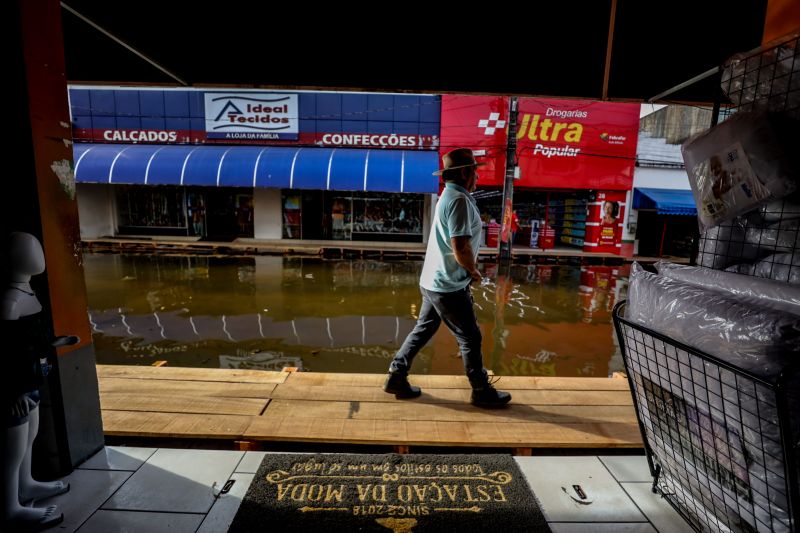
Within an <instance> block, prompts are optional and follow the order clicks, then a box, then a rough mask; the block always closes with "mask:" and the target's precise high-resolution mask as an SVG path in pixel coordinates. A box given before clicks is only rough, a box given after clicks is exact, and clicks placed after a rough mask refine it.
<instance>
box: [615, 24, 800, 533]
mask: <svg viewBox="0 0 800 533" xmlns="http://www.w3.org/2000/svg"><path fill="white" fill-rule="evenodd" d="M721 73H722V74H721V78H720V79H721V94H720V101H719V102H718V105H715V117H714V123H716V122H717V121H718V120H725V119H726V118H728V117H729V116H731V115H732V114H734V113H737V112H740V111H770V112H776V113H781V114H784V115H785V116H787V117H789V118H793V119H800V35H795V36H792V37H790V38H787V39H785V40H784V41H782V42H779V43H777V44H773V45H770V46H767V47H764V48H762V49H759V50H756V51H754V52H751V53H748V54H743V55H741V56H738V57H734V58H733V59H732V60H730V61H729V62H728V63H727V64H726V65H723V67H722V69H721ZM723 98H724V99H725V100H724V101H723ZM799 234H800V192H795V193H793V194H792V195H790V196H787V197H785V198H783V199H780V200H777V201H775V202H772V203H770V204H768V205H766V206H763V207H762V208H760V209H757V210H755V211H753V212H750V213H747V214H745V215H743V216H740V217H737V218H736V219H734V220H732V221H729V222H726V223H723V224H722V225H720V226H718V227H715V228H712V229H711V230H709V231H706V232H704V233H702V234H701V237H700V240H699V250H698V253H697V258H696V263H697V264H699V265H701V266H705V267H710V268H714V269H720V270H721V269H725V270H729V271H734V272H738V273H741V274H746V275H750V276H757V277H764V278H770V279H773V280H778V281H782V282H786V283H800V239H799V238H798V235H799ZM624 310H625V302H621V303H619V304H617V306H616V307H615V308H614V324H615V328H616V333H617V337H618V340H619V343H620V346H621V348H622V350H621V351H622V354H623V359H624V362H625V368H626V370H627V373H628V379H629V383H630V387H631V392H632V394H633V400H634V406H635V408H636V412H637V418H638V420H639V424H640V428H641V431H642V437H643V440H644V445H645V451H646V453H647V459H648V464H649V466H650V470H651V474H652V475H653V477H654V481H653V491H654V492H659V493H661V494H662V495H663V496H664V497H665V498H666V499H667V500H668V501H669V502H670V503H671V504H672V505H673V507H674V508H675V509H676V510H677V511H678V512H679V513H680V514H681V515H682V516H683V517H684V518H685V519H686V520H687V522H688V523H689V524H690V525H691V526H692V527H693V528H694V529H696V530H698V531H714V532H728V531H736V532H747V533H749V532H759V533H760V532H764V531H780V532H784V531H789V532H793V531H798V530H800V528H799V527H798V525H797V521H796V518H795V516H796V515H797V513H798V510H800V486H799V484H798V483H799V482H800V473H799V472H798V467H799V466H800V465H798V448H800V361H798V363H797V364H795V363H794V362H793V361H791V358H785V357H784V358H783V359H781V361H782V363H781V364H776V365H774V366H773V367H771V368H770V369H769V370H766V369H764V370H763V371H751V370H746V369H743V368H739V367H737V366H734V365H732V364H729V363H727V362H725V361H724V360H722V359H720V358H718V357H715V356H712V355H710V354H707V353H704V352H703V351H700V350H697V349H695V348H693V347H691V346H687V345H685V344H682V343H681V342H678V341H676V340H675V339H672V338H670V337H668V336H665V335H662V334H660V333H658V332H656V331H653V330H651V329H648V328H646V327H644V326H642V325H640V324H636V323H632V322H630V321H628V320H626V319H625V316H624ZM786 355H787V354H785V353H781V354H779V356H786ZM779 359H780V358H779Z"/></svg>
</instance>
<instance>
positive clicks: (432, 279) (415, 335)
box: [383, 148, 511, 407]
mask: <svg viewBox="0 0 800 533" xmlns="http://www.w3.org/2000/svg"><path fill="white" fill-rule="evenodd" d="M442 162H443V163H444V170H441V171H439V172H434V175H435V176H438V175H442V178H443V179H444V181H445V189H444V191H443V192H442V196H441V198H440V199H439V204H438V205H437V206H436V215H435V216H434V218H433V227H432V228H431V234H430V237H429V239H428V249H427V252H426V253H425V263H424V265H423V267H422V275H421V276H420V280H419V285H420V292H421V293H422V306H421V307H420V311H419V319H418V320H417V324H416V326H415V327H414V329H413V330H412V331H411V333H409V334H408V337H406V340H405V341H404V342H403V345H402V346H401V347H400V350H399V351H398V352H397V354H395V356H394V359H393V360H392V364H391V366H390V367H389V376H388V377H387V378H386V383H385V384H384V386H383V390H384V391H386V392H388V393H390V394H394V395H395V397H396V398H399V399H400V398H416V397H417V396H419V395H420V394H422V392H421V391H420V389H419V387H414V386H412V385H411V384H410V383H409V382H408V371H409V370H410V368H411V363H412V362H413V361H414V357H415V356H416V355H417V353H419V351H420V350H421V349H422V348H423V347H424V346H425V344H427V343H428V341H429V340H431V338H432V337H433V334H434V333H436V330H438V329H439V326H440V325H441V323H442V321H444V323H445V325H446V326H447V327H448V328H449V329H450V331H451V332H452V333H453V335H454V336H455V338H456V340H457V341H458V345H459V347H460V348H461V358H462V359H463V361H464V369H465V371H466V374H467V378H468V379H469V382H470V385H471V386H472V396H471V403H472V404H473V405H477V406H480V407H499V406H502V405H505V404H507V403H508V402H509V401H510V400H511V395H510V394H509V393H507V392H503V391H498V390H497V389H495V388H494V387H493V386H492V384H491V383H490V382H489V376H488V373H487V372H486V369H485V368H483V356H482V355H481V340H482V337H481V330H480V328H479V327H478V321H477V319H476V317H475V310H474V309H473V300H472V293H471V292H470V284H471V283H472V282H473V281H477V282H480V281H481V278H482V277H481V273H480V271H478V268H477V267H476V262H477V259H478V249H479V247H480V238H481V225H482V224H481V218H480V212H479V211H478V208H477V206H476V205H475V200H474V199H473V198H472V195H470V193H471V192H472V191H474V190H475V185H476V183H477V180H478V173H477V171H476V168H477V167H478V166H480V165H481V163H477V162H476V161H475V157H474V156H473V154H472V150H470V149H468V148H457V149H455V150H452V151H450V152H448V153H446V154H445V155H444V156H442Z"/></svg>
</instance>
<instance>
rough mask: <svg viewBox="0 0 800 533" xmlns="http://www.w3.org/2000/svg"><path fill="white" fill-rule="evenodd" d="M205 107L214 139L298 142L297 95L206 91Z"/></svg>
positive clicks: (210, 134)
mask: <svg viewBox="0 0 800 533" xmlns="http://www.w3.org/2000/svg"><path fill="white" fill-rule="evenodd" d="M205 106H206V110H205V111H206V112H205V115H206V134H207V137H208V138H210V139H289V140H296V139H297V136H298V131H299V124H300V120H299V114H300V113H299V108H298V103H297V95H296V94H286V93H258V92H246V93H223V92H206V93H205Z"/></svg>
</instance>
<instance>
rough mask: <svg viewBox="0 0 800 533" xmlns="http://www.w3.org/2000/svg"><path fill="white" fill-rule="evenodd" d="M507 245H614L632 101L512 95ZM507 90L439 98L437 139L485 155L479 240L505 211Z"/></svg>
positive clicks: (631, 139) (605, 249) (627, 179)
mask: <svg viewBox="0 0 800 533" xmlns="http://www.w3.org/2000/svg"><path fill="white" fill-rule="evenodd" d="M518 109H519V111H518V116H517V161H516V163H517V167H518V170H517V173H516V175H517V177H516V179H515V180H514V197H513V206H512V210H513V211H514V215H515V216H513V217H514V219H515V220H516V221H517V223H518V228H517V231H516V232H514V234H513V236H512V238H513V242H514V245H515V246H527V247H532V248H543V249H547V248H570V249H577V250H582V251H585V252H602V253H612V254H621V253H622V230H623V222H622V221H623V220H624V216H625V211H626V207H627V203H628V202H627V200H626V197H627V194H628V191H630V190H631V188H632V183H633V168H634V161H635V155H636V139H637V132H638V121H639V106H638V104H616V103H614V104H612V103H607V102H594V101H582V100H555V99H539V98H519V99H518ZM508 119H509V98H507V97H479V96H459V95H445V96H443V97H442V146H443V150H445V148H444V147H453V146H468V147H472V148H473V149H474V150H475V151H476V155H477V158H478V159H479V160H481V161H483V162H485V163H487V165H486V166H484V167H482V169H481V170H480V171H479V176H480V177H479V180H478V191H476V193H475V197H476V200H477V203H478V207H479V209H480V210H481V213H482V215H483V218H484V221H485V223H486V229H487V231H486V234H487V245H490V246H496V242H495V241H493V240H492V237H493V235H495V234H496V232H497V227H496V226H497V225H499V224H500V223H501V221H502V215H503V211H504V206H503V205H502V201H503V184H504V179H505V171H506V151H505V147H506V145H507V135H508Z"/></svg>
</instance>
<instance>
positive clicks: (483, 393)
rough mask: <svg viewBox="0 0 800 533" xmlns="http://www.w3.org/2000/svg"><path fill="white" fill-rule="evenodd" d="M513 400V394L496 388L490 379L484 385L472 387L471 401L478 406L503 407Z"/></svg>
mask: <svg viewBox="0 0 800 533" xmlns="http://www.w3.org/2000/svg"><path fill="white" fill-rule="evenodd" d="M510 401H511V394H509V393H508V392H505V391H501V390H497V389H495V388H494V387H493V386H492V384H491V383H489V382H488V381H487V382H486V384H485V385H483V386H482V387H475V388H473V389H472V396H471V397H470V403H471V404H472V405H474V406H476V407H488V408H492V407H502V406H504V405H505V404H507V403H508V402H510Z"/></svg>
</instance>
